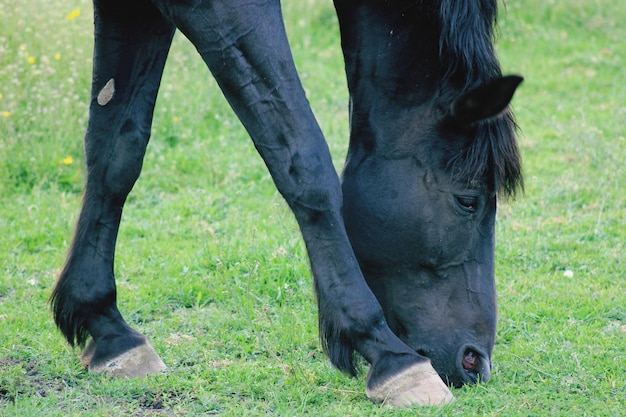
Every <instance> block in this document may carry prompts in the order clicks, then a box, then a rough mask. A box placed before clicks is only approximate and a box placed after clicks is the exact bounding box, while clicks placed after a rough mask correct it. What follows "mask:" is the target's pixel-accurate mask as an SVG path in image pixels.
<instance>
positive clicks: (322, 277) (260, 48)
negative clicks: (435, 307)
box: [154, 0, 452, 405]
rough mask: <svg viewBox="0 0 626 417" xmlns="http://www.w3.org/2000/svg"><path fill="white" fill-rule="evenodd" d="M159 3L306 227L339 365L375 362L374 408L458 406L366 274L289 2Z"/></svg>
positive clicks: (324, 325)
mask: <svg viewBox="0 0 626 417" xmlns="http://www.w3.org/2000/svg"><path fill="white" fill-rule="evenodd" d="M154 2H155V4H157V6H158V7H159V8H160V9H161V11H162V12H163V14H164V15H165V16H167V17H168V18H169V19H171V20H172V21H173V22H174V23H175V24H176V26H177V27H178V28H179V29H180V30H181V31H182V32H183V33H185V35H186V36H187V37H188V38H189V39H190V40H191V41H192V43H193V44H194V45H195V46H196V48H197V49H198V51H199V52H200V54H201V55H202V57H203V59H204V60H205V62H206V63H207V65H208V67H209V68H210V69H211V72H212V73H213V75H214V76H215V78H216V79H217V81H218V83H219V85H220V87H221V89H222V91H223V92H224V94H225V96H226V98H227V99H228V101H229V103H230V104H231V106H232V107H233V109H234V110H235V112H236V113H237V115H238V117H239V118H240V120H241V121H242V122H243V124H244V126H245V127H246V129H247V131H248V133H249V134H250V136H251V137H252V139H253V141H254V144H255V146H256V148H257V150H258V151H259V153H260V154H261V156H262V157H263V159H264V161H265V163H266V165H267V167H268V169H269V171H270V173H271V175H272V178H273V180H274V182H275V184H276V186H277V188H278V190H279V191H280V193H281V194H282V195H283V197H284V198H285V200H286V201H287V203H288V204H289V206H290V208H291V210H292V211H293V213H294V215H295V217H296V219H297V221H298V224H299V226H300V229H301V231H302V235H303V238H304V241H305V243H306V247H307V251H308V254H309V258H310V261H311V267H312V271H313V277H314V282H315V288H316V292H317V299H318V306H319V323H320V336H321V339H322V344H323V347H324V349H325V351H326V353H327V354H328V356H329V358H330V360H331V362H332V363H333V364H334V365H335V366H337V367H338V368H339V369H341V370H343V371H345V372H348V373H350V374H353V375H354V374H355V373H356V366H355V361H354V352H355V351H357V352H358V353H360V354H361V355H362V356H363V357H364V358H365V359H366V360H367V361H368V362H369V363H370V364H371V368H370V372H369V374H368V380H367V393H368V395H369V396H370V398H372V399H373V400H374V401H387V402H388V403H391V404H395V405H409V404H439V403H444V402H447V401H450V400H451V398H452V394H451V393H450V391H449V390H448V388H447V387H446V386H445V384H444V383H443V382H442V380H441V379H440V378H439V376H438V375H437V373H436V372H435V370H434V369H433V368H432V366H431V364H430V361H429V360H428V359H427V358H425V357H423V356H420V355H418V354H417V353H416V352H415V351H413V350H412V349H411V348H410V347H408V346H407V345H406V344H404V343H403V342H402V341H401V340H400V339H399V338H398V337H397V336H396V335H395V334H393V332H392V331H391V330H390V328H389V326H388V325H387V323H386V321H385V319H384V315H383V312H382V309H381V307H380V305H379V303H378V301H377V300H376V298H375V296H374V295H373V293H372V292H371V290H370V289H369V287H368V286H367V284H366V282H365V280H364V278H363V275H362V274H361V271H360V269H359V266H358V263H357V260H356V258H355V255H354V253H353V251H352V247H351V246H350V243H349V241H348V237H347V235H346V231H345V227H344V223H343V220H342V216H341V204H342V195H341V189H340V183H339V178H338V176H337V173H336V171H335V169H334V167H333V164H332V161H331V157H330V152H329V150H328V146H327V144H326V142H325V140H324V137H323V135H322V132H321V130H320V128H319V126H318V125H317V122H316V120H315V118H314V116H313V114H312V112H311V109H310V106H309V103H308V101H307V99H306V96H305V93H304V90H303V88H302V86H301V84H300V80H299V78H298V75H297V73H296V69H295V65H294V63H293V59H292V56H291V52H290V49H289V45H288V42H287V37H286V34H285V31H284V27H283V22H282V15H281V10H280V3H279V1H278V0H269V1H255V2H250V1H243V0H242V1H238V0H221V1H220V0H206V1H202V0H199V1H195V2H173V1H167V0H154Z"/></svg>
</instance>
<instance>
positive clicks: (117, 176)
mask: <svg viewBox="0 0 626 417" xmlns="http://www.w3.org/2000/svg"><path fill="white" fill-rule="evenodd" d="M88 136H90V135H89V134H88ZM111 136H112V137H113V139H106V138H105V139H104V140H101V139H100V138H97V139H96V138H93V137H88V140H87V145H86V151H87V168H88V170H89V175H90V177H91V178H90V179H91V180H92V181H96V182H98V183H101V184H102V185H103V186H104V188H105V190H106V192H107V194H109V195H111V196H113V197H117V198H122V199H124V198H126V196H127V195H128V193H129V192H130V190H131V189H132V188H133V186H134V184H135V182H136V181H137V179H138V178H139V174H140V172H141V167H142V165H143V158H144V155H145V152H146V147H147V145H148V140H149V137H150V131H149V128H148V129H146V128H142V127H141V126H140V125H139V124H138V123H137V122H136V121H135V120H133V119H132V118H128V119H126V120H125V121H124V122H123V123H122V124H121V127H120V128H119V129H117V132H116V133H113V134H112V135H111ZM94 139H96V140H94ZM107 140H109V142H108V145H109V146H99V145H101V144H107V142H106V141H107ZM89 142H92V144H91V146H90V143H89Z"/></svg>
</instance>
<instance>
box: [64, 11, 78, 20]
mask: <svg viewBox="0 0 626 417" xmlns="http://www.w3.org/2000/svg"><path fill="white" fill-rule="evenodd" d="M78 16H80V10H78V9H76V10H72V11H71V12H69V14H68V15H67V20H74V19H76V18H77V17H78Z"/></svg>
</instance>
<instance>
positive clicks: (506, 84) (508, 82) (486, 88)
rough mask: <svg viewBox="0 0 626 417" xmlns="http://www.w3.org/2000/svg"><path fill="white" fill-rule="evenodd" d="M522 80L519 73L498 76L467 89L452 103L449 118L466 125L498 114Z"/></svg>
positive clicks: (509, 100) (504, 107)
mask: <svg viewBox="0 0 626 417" xmlns="http://www.w3.org/2000/svg"><path fill="white" fill-rule="evenodd" d="M523 80H524V79H523V78H522V77H520V76H519V75H509V76H506V77H498V78H494V79H493V80H490V81H488V82H486V83H485V84H483V85H481V86H478V87H476V88H474V89H472V90H470V91H467V92H466V93H464V94H463V95H462V96H461V97H459V98H457V99H456V100H455V101H454V103H452V106H451V108H450V116H451V119H452V120H453V121H454V122H455V123H459V124H461V125H463V126H467V125H471V124H473V123H476V122H479V121H481V120H487V119H491V118H493V117H496V116H498V115H499V114H500V113H502V112H503V111H504V110H505V109H506V108H507V106H508V105H509V103H510V102H511V99H512V98H513V94H514V93H515V89H516V88H517V86H518V85H520V83H521V82H522V81H523Z"/></svg>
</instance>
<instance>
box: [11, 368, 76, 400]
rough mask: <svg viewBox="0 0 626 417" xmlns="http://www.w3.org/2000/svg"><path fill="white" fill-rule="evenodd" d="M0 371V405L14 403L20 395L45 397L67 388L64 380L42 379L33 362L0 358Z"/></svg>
mask: <svg viewBox="0 0 626 417" xmlns="http://www.w3.org/2000/svg"><path fill="white" fill-rule="evenodd" d="M0 370H1V371H0V404H11V403H14V402H15V399H16V398H17V397H18V396H21V395H37V396H39V397H47V396H48V395H49V394H50V393H51V392H61V391H62V390H63V389H64V388H66V387H67V386H68V382H67V381H66V380H65V379H53V380H50V379H45V378H42V377H41V376H40V371H39V369H38V367H37V362H36V361H34V360H20V359H16V358H11V357H4V358H0Z"/></svg>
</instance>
